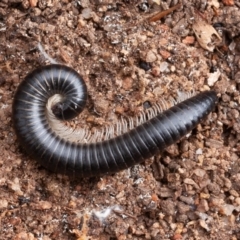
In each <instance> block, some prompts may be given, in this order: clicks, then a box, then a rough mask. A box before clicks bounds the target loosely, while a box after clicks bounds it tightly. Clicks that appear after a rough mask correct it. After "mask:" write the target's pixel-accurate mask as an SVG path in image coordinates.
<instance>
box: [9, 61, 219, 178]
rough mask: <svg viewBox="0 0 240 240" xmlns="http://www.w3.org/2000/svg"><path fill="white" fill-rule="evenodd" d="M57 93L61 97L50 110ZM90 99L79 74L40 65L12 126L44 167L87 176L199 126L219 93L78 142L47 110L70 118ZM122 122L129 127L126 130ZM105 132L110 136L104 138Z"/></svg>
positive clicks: (20, 92)
mask: <svg viewBox="0 0 240 240" xmlns="http://www.w3.org/2000/svg"><path fill="white" fill-rule="evenodd" d="M53 96H58V97H57V98H55V100H53V103H52V105H51V107H50V110H49V109H48V110H46V109H47V108H46V106H47V105H48V104H49V99H51V98H53ZM86 99H87V89H86V85H85V83H84V81H83V79H82V78H81V76H80V75H79V74H78V73H77V72H76V71H74V70H73V69H71V68H69V67H67V66H63V65H58V64H53V65H48V66H44V67H41V68H39V69H36V70H34V71H33V72H31V73H30V74H28V75H27V77H26V78H25V79H24V81H22V82H21V84H20V85H19V87H18V89H17V91H16V94H15V97H14V102H13V123H14V128H15V131H16V134H17V137H18V139H19V141H20V144H21V145H22V146H23V147H24V148H25V149H26V151H27V152H28V153H29V154H31V155H32V156H33V157H34V158H36V159H37V160H38V161H39V163H40V164H41V165H42V166H44V167H45V168H47V169H49V170H51V171H54V172H60V173H66V174H70V175H73V176H76V177H89V176H97V175H103V174H107V173H114V172H117V171H120V170H123V169H126V168H129V167H131V166H133V165H135V164H138V163H141V162H142V161H144V160H145V159H147V158H150V157H151V156H153V155H155V154H156V153H159V152H162V151H163V150H164V149H165V148H166V147H168V146H169V145H171V144H173V143H175V142H176V141H178V140H180V139H181V138H182V137H184V136H185V135H186V134H187V133H189V132H190V131H191V130H192V129H193V128H195V127H196V126H197V124H199V122H200V121H201V120H202V119H204V118H205V117H206V116H207V115H208V114H209V113H210V112H211V111H212V110H213V109H214V107H215V105H216V102H217V95H216V93H215V92H214V91H205V92H201V93H199V94H197V95H195V96H193V97H190V98H188V99H186V100H184V101H182V102H179V103H177V104H176V105H174V106H172V107H170V108H169V109H167V110H165V111H162V112H159V111H155V112H156V114H153V117H152V116H151V118H150V117H149V116H146V115H145V114H142V116H144V117H143V118H144V121H139V123H137V124H136V123H134V122H133V121H129V122H127V123H126V122H125V123H123V124H120V125H119V126H117V127H116V128H118V129H120V130H117V133H118V134H117V136H115V137H111V136H112V135H113V134H112V131H116V130H109V129H108V130H104V131H105V133H104V134H105V135H104V136H105V138H104V137H103V136H102V134H101V133H97V134H96V136H95V137H92V138H91V141H90V142H84V139H85V136H86V133H84V134H83V136H82V137H81V138H82V139H83V142H81V143H79V142H78V141H72V140H71V138H70V137H69V138H68V137H63V136H62V135H61V134H59V131H55V130H54V122H53V123H52V117H49V116H48V115H47V111H50V112H51V113H50V115H51V114H52V116H53V118H55V120H56V121H59V120H58V119H60V120H68V119H71V118H73V117H75V116H77V115H78V114H79V113H80V112H81V111H82V110H83V108H84V106H85V104H86ZM157 109H158V108H157ZM155 110H156V109H155ZM123 122H124V121H123ZM123 126H127V127H128V129H127V130H126V129H125V130H123V129H122V128H124V127H123ZM60 131H61V130H60ZM106 132H107V133H106ZM119 133H120V134H119ZM106 135H107V136H108V135H109V136H110V138H109V139H106ZM76 136H77V135H76V134H75V137H76ZM95 138H96V139H97V140H96V141H94V139H95ZM99 139H101V140H99Z"/></svg>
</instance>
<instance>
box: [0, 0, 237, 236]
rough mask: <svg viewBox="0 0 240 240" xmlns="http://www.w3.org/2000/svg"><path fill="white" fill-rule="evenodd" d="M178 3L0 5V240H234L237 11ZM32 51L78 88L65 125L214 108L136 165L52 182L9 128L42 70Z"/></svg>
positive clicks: (226, 1)
mask: <svg viewBox="0 0 240 240" xmlns="http://www.w3.org/2000/svg"><path fill="white" fill-rule="evenodd" d="M178 3H179V2H178V1H177V0H173V1H170V0H166V1H161V0H142V1H141V0H139V1H136V0H125V1H124V0H121V1H113V0H96V1H93V0H92V1H91V0H1V1H0V73H1V74H0V155H1V156H0V166H1V168H0V239H13V240H20V239H24V240H25V239H26V240H27V239H30V240H32V239H39V240H40V239H41V240H49V239H61V240H64V239H79V240H80V239H81V240H83V239H102V240H104V239H109V240H110V239H111V240H114V239H119V240H124V239H136V240H137V239H166V240H167V239H171V240H178V239H189V240H190V239H231V240H236V239H240V160H239V154H240V118H239V110H240V106H239V104H240V94H239V87H240V2H239V1H238V0H235V1H234V0H222V1H221V0H211V1H210V0H209V1H202V0H199V1H194V0H190V1H185V0H183V1H182V2H181V3H182V5H181V6H180V5H177V4H178ZM175 5H177V7H176V9H175V10H172V11H171V12H170V13H168V12H165V11H166V10H167V9H169V8H171V7H173V6H175ZM156 13H159V15H157V16H156ZM213 27H215V28H213ZM211 31H212V32H213V34H212V35H211V34H210V36H208V34H209V32H211ZM214 31H216V32H214ZM204 37H206V39H207V41H205V42H204ZM208 41H209V42H208ZM39 43H40V44H39ZM41 46H42V47H43V49H44V50H45V51H46V52H47V54H48V55H49V56H50V57H51V58H52V59H54V61H56V62H58V63H62V64H66V65H68V66H71V67H72V68H74V69H75V70H77V71H78V72H79V73H81V75H82V76H83V77H84V79H85V81H86V84H87V86H88V89H89V99H88V104H87V109H86V110H84V112H83V113H82V114H81V115H80V116H79V117H78V118H77V119H74V120H73V121H71V122H70V123H68V124H69V125H70V126H72V127H84V128H85V127H86V128H101V127H102V126H105V125H108V124H109V125H110V124H112V123H114V122H116V121H117V120H118V119H120V118H121V117H122V116H135V115H136V114H138V113H139V112H140V111H142V110H143V109H144V108H147V107H148V106H149V105H151V104H153V103H155V102H157V101H159V99H170V98H171V97H173V98H177V96H178V95H179V92H190V91H192V90H195V91H196V92H199V91H203V90H208V89H213V90H215V91H216V92H217V93H218V97H219V103H218V105H217V107H216V109H215V110H214V112H212V113H211V114H210V115H209V116H208V118H207V119H205V120H204V121H203V122H202V123H201V124H200V125H198V127H197V129H195V130H194V131H192V133H191V134H189V135H188V136H186V137H185V138H184V139H182V140H181V141H180V142H178V143H176V144H175V145H173V146H171V147H170V148H168V149H167V150H166V151H165V152H164V153H163V154H162V155H161V156H155V157H154V158H152V159H149V160H147V161H146V162H145V163H143V164H141V165H137V166H135V167H133V168H131V169H128V170H125V171H122V172H119V173H116V174H113V175H108V176H102V177H101V178H97V177H95V178H90V179H80V180H79V179H72V178H71V177H68V176H62V175H59V174H53V173H51V172H49V171H47V170H45V169H44V168H42V167H41V166H40V165H39V164H38V163H37V162H36V161H35V160H34V159H31V157H29V156H28V155H27V154H26V153H25V152H24V149H22V148H21V146H20V144H19V142H18V140H17V139H16V136H15V133H14V129H13V124H12V120H11V112H12V110H11V109H12V101H13V97H14V92H15V90H16V88H17V86H18V84H19V83H20V82H21V81H22V80H23V79H24V76H26V74H27V73H28V72H30V71H31V70H33V69H35V68H37V67H40V66H44V65H46V64H48V63H49V59H48V58H47V57H46V55H45V54H44V53H43V51H41Z"/></svg>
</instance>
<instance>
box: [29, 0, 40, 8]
mask: <svg viewBox="0 0 240 240" xmlns="http://www.w3.org/2000/svg"><path fill="white" fill-rule="evenodd" d="M29 3H30V6H31V7H36V6H37V3H38V0H29Z"/></svg>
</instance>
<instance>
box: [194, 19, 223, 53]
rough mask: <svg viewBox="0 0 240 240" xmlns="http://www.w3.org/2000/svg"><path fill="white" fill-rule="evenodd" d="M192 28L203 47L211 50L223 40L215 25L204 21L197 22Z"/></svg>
mask: <svg viewBox="0 0 240 240" xmlns="http://www.w3.org/2000/svg"><path fill="white" fill-rule="evenodd" d="M192 28H193V31H194V33H195V35H196V37H197V40H198V42H199V44H200V45H201V47H202V48H204V49H206V50H208V51H210V52H213V50H214V48H215V47H216V46H217V45H219V44H220V43H221V42H222V38H221V37H220V36H219V34H218V33H217V31H216V30H215V29H214V27H213V26H211V25H210V24H208V23H206V22H204V21H198V22H195V23H194V24H193V26H192Z"/></svg>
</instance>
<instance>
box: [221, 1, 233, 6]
mask: <svg viewBox="0 0 240 240" xmlns="http://www.w3.org/2000/svg"><path fill="white" fill-rule="evenodd" d="M222 2H223V4H225V5H227V6H232V5H234V0H222Z"/></svg>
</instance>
